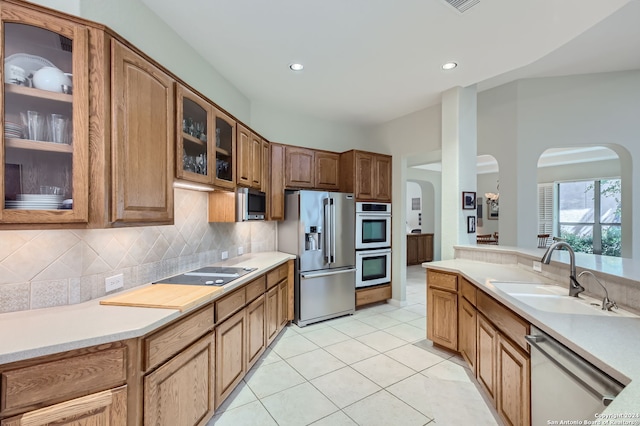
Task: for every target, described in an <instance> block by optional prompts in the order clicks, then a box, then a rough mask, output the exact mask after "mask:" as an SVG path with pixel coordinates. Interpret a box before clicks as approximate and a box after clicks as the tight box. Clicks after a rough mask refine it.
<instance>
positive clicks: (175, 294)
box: [100, 284, 222, 311]
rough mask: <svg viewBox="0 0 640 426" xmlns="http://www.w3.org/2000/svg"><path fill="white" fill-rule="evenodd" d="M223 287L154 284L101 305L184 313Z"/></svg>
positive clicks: (211, 297)
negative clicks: (173, 310) (171, 310)
mask: <svg viewBox="0 0 640 426" xmlns="http://www.w3.org/2000/svg"><path fill="white" fill-rule="evenodd" d="M220 291H222V287H215V286H214V287H209V286H197V285H175V284H153V285H150V286H147V287H143V288H141V289H138V290H133V291H130V292H127V293H123V294H119V295H117V296H114V297H111V298H109V299H104V300H101V301H100V304H101V305H116V306H137V307H143V308H165V309H178V310H180V311H184V310H185V309H189V308H191V307H193V306H195V305H197V304H199V303H203V302H206V301H207V300H211V299H213V297H214V296H215V294H216V293H218V292H220Z"/></svg>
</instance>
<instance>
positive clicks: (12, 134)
mask: <svg viewBox="0 0 640 426" xmlns="http://www.w3.org/2000/svg"><path fill="white" fill-rule="evenodd" d="M22 131H23V127H22V125H21V124H18V123H14V122H13V121H9V120H7V121H5V123H4V137H5V138H7V139H21V138H22Z"/></svg>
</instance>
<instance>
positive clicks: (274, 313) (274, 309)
mask: <svg viewBox="0 0 640 426" xmlns="http://www.w3.org/2000/svg"><path fill="white" fill-rule="evenodd" d="M279 300H280V298H279V297H278V286H275V287H272V288H271V289H269V291H267V294H266V301H265V304H266V311H267V318H266V328H267V345H270V344H271V342H273V339H275V338H276V336H277V335H278V324H279V322H280V320H279V316H278V301H279Z"/></svg>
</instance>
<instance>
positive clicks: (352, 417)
mask: <svg viewBox="0 0 640 426" xmlns="http://www.w3.org/2000/svg"><path fill="white" fill-rule="evenodd" d="M436 423H437V424H439V425H445V426H447V425H478V426H481V425H500V424H502V423H501V422H500V421H499V420H497V416H496V413H495V410H493V409H492V408H490V407H489V405H488V404H487V403H486V401H485V399H484V398H483V396H482V394H481V393H480V391H479V389H478V387H477V385H476V384H475V382H474V381H472V379H471V372H470V371H469V369H468V368H467V367H466V364H465V363H464V361H463V360H462V359H461V358H460V357H459V356H457V355H453V354H452V353H449V352H446V351H443V350H439V349H437V348H434V347H433V346H432V344H431V342H429V341H428V340H426V284H425V270H424V269H423V268H422V267H420V266H410V267H408V268H407V305H406V306H404V307H402V308H398V307H395V306H392V305H390V304H379V305H375V306H371V307H368V308H364V309H359V310H357V311H356V313H355V314H354V315H352V316H347V317H342V318H337V319H334V320H330V321H325V322H322V323H318V324H312V325H309V326H307V327H303V328H300V327H298V326H296V325H294V324H292V325H290V326H288V327H287V328H286V329H285V330H284V331H283V332H282V333H281V334H280V336H279V337H278V338H277V340H276V341H275V342H274V343H273V344H272V345H271V347H270V348H269V349H267V351H266V352H265V353H264V355H263V356H262V357H261V359H260V360H259V361H258V362H257V363H256V365H255V366H254V367H253V368H252V369H251V371H249V373H248V374H247V375H246V377H245V378H244V380H243V381H242V382H241V383H240V384H239V385H238V387H237V388H236V389H235V391H234V392H233V393H232V394H231V396H229V398H227V400H226V401H225V402H224V403H223V405H222V406H221V407H220V408H219V409H218V410H217V412H216V415H215V416H214V418H213V419H212V420H211V421H210V422H209V423H208V426H212V425H216V426H227V425H229V426H242V425H247V426H263V425H291V426H301V425H314V426H320V425H331V426H340V425H362V426H376V425H381V426H394V425H402V426H411V425H426V424H430V425H435V424H436Z"/></svg>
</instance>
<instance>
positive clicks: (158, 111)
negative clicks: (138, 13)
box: [111, 40, 175, 223]
mask: <svg viewBox="0 0 640 426" xmlns="http://www.w3.org/2000/svg"><path fill="white" fill-rule="evenodd" d="M112 79H113V81H112V85H111V90H112V116H113V121H112V129H111V131H112V145H111V148H112V167H113V169H112V170H113V172H112V173H113V176H112V190H113V194H112V208H111V215H112V216H111V218H112V222H116V223H118V222H122V223H128V222H142V223H173V170H174V160H173V158H174V157H173V146H174V137H175V109H174V108H175V107H174V106H175V93H174V80H173V79H172V78H171V77H170V76H169V75H167V74H166V73H165V72H164V71H163V70H161V69H160V68H158V67H157V66H155V65H153V64H152V63H151V62H149V61H147V60H146V59H145V58H143V57H142V56H140V55H138V54H137V53H135V52H133V51H132V50H131V49H129V48H128V47H126V46H124V45H123V44H122V43H120V42H118V41H116V40H113V42H112Z"/></svg>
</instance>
